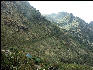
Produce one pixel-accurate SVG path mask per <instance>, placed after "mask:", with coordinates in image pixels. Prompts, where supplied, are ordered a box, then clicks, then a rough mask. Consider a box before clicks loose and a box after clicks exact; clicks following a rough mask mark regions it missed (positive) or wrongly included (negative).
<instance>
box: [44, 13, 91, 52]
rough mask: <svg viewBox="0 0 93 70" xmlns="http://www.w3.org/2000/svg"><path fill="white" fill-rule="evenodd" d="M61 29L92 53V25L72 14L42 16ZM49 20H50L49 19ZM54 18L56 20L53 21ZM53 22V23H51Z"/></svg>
mask: <svg viewBox="0 0 93 70" xmlns="http://www.w3.org/2000/svg"><path fill="white" fill-rule="evenodd" d="M44 16H45V17H46V19H47V20H49V21H51V22H53V23H54V24H56V25H57V26H59V27H60V28H61V29H66V30H67V31H68V33H70V34H71V35H72V36H73V38H74V39H76V40H77V41H78V42H79V43H81V44H83V45H84V46H86V47H87V48H88V49H90V50H91V51H92V52H93V25H92V22H91V23H90V24H88V23H86V22H85V21H84V20H82V19H80V18H79V17H75V16H73V14H72V13H67V12H59V13H58V14H50V15H44ZM50 18H51V19H50ZM55 18H56V19H55ZM52 20H53V21H52Z"/></svg>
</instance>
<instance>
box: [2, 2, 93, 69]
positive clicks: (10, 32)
mask: <svg viewBox="0 0 93 70" xmlns="http://www.w3.org/2000/svg"><path fill="white" fill-rule="evenodd" d="M6 49H7V50H10V52H14V53H17V52H20V51H23V52H22V53H21V54H20V53H18V54H20V55H22V56H23V57H22V56H18V54H16V55H17V56H15V55H11V56H15V57H16V58H17V59H18V61H17V60H16V62H13V64H12V61H11V59H12V60H15V59H13V58H14V57H13V58H11V57H9V56H8V57H7V55H3V52H2V62H1V64H2V65H1V66H2V70H3V69H5V68H7V67H8V68H9V69H11V68H12V66H14V67H17V68H20V67H21V68H24V67H22V66H21V65H22V62H21V61H22V60H23V61H24V60H26V57H25V55H26V54H27V53H30V54H31V55H32V57H39V58H41V59H42V60H44V62H45V63H49V64H60V63H74V64H82V65H83V64H85V65H90V66H93V52H92V51H90V49H86V46H84V45H83V44H81V43H79V42H78V41H77V40H75V39H74V37H73V36H72V35H71V34H70V33H69V32H68V31H67V30H64V29H60V28H59V27H58V26H56V25H53V24H52V23H51V22H50V21H48V20H46V19H45V18H44V17H43V16H42V15H41V14H40V12H39V11H38V10H36V9H35V8H33V7H32V6H30V4H29V3H28V2H24V1H21V2H20V1H2V2H1V50H6ZM17 50H18V51H17ZM92 50H93V49H92ZM15 51H17V52H15ZM3 57H4V58H3ZM19 57H21V58H22V60H21V59H20V58H19ZM86 57H87V58H86ZM8 58H9V60H8ZM4 60H6V61H4ZM8 61H9V62H8ZM30 61H31V60H30ZM30 61H29V64H30V65H31V64H32V63H33V62H32V63H30ZM19 62H20V63H19ZM44 62H43V64H44ZM15 63H18V64H15ZM29 64H28V63H27V64H26V65H25V64H23V65H24V66H29ZM7 65H10V66H7ZM60 65H61V64H60ZM32 66H33V65H32ZM32 66H31V67H32ZM66 66H68V65H66ZM31 67H30V68H31ZM45 67H47V65H46V66H45ZM60 67H61V66H60ZM60 67H59V68H60ZM77 67H78V66H76V67H75V69H78V68H77ZM28 68H29V67H28ZM33 68H34V67H33ZM33 68H32V69H33ZM81 68H82V66H81ZM84 68H86V66H85V67H84ZM89 68H90V67H89ZM64 69H66V68H65V66H64ZM69 69H72V70H73V67H71V66H69V68H68V70H69ZM86 70H87V69H86Z"/></svg>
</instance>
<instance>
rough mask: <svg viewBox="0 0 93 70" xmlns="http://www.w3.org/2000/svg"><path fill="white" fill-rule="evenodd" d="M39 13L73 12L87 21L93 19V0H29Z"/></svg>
mask: <svg viewBox="0 0 93 70" xmlns="http://www.w3.org/2000/svg"><path fill="white" fill-rule="evenodd" d="M29 3H30V5H31V6H33V7H34V8H36V10H39V11H40V13H41V14H51V13H58V12H68V13H73V15H74V16H77V17H80V18H81V19H83V20H85V21H86V22H87V23H89V22H90V21H93V1H29Z"/></svg>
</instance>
